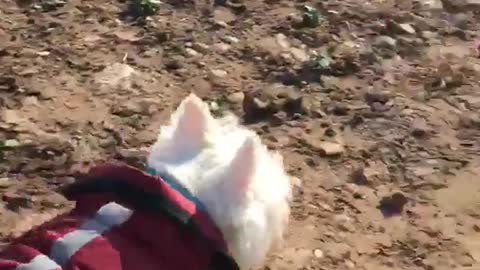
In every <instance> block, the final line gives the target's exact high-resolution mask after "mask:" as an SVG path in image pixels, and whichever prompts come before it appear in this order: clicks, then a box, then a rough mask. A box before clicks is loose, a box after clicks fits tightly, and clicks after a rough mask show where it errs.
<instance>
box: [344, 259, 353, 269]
mask: <svg viewBox="0 0 480 270" xmlns="http://www.w3.org/2000/svg"><path fill="white" fill-rule="evenodd" d="M345 265H346V266H347V267H348V268H349V269H354V268H355V263H354V262H352V261H351V260H345Z"/></svg>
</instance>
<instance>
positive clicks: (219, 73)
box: [209, 69, 228, 80]
mask: <svg viewBox="0 0 480 270" xmlns="http://www.w3.org/2000/svg"><path fill="white" fill-rule="evenodd" d="M227 74H228V73H227V72H226V71H225V70H222V69H211V70H210V73H209V75H210V78H211V79H213V80H215V79H219V78H223V77H225V76H227Z"/></svg>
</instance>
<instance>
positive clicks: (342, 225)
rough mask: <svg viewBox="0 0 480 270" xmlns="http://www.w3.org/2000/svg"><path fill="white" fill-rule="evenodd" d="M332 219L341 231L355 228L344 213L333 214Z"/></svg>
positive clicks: (351, 230)
mask: <svg viewBox="0 0 480 270" xmlns="http://www.w3.org/2000/svg"><path fill="white" fill-rule="evenodd" d="M334 221H335V223H336V225H337V226H338V228H339V229H341V230H342V231H346V232H353V231H355V228H354V226H353V224H352V219H351V218H350V217H349V216H347V215H345V214H340V215H335V217H334Z"/></svg>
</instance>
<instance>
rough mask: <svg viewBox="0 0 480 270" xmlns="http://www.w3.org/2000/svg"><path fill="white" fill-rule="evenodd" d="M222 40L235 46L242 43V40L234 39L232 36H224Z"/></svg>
mask: <svg viewBox="0 0 480 270" xmlns="http://www.w3.org/2000/svg"><path fill="white" fill-rule="evenodd" d="M222 40H223V41H225V42H227V43H230V44H234V43H238V42H240V39H238V38H236V37H232V36H223V37H222Z"/></svg>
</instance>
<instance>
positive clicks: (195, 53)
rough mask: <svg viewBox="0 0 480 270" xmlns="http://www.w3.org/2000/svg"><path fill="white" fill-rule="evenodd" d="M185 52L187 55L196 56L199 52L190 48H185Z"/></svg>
mask: <svg viewBox="0 0 480 270" xmlns="http://www.w3.org/2000/svg"><path fill="white" fill-rule="evenodd" d="M185 53H186V54H187V55H188V56H192V57H193V56H197V55H199V53H198V52H197V51H195V50H194V49H192V48H185Z"/></svg>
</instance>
